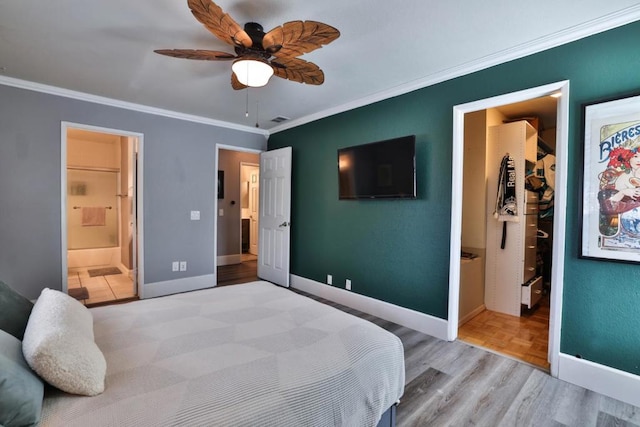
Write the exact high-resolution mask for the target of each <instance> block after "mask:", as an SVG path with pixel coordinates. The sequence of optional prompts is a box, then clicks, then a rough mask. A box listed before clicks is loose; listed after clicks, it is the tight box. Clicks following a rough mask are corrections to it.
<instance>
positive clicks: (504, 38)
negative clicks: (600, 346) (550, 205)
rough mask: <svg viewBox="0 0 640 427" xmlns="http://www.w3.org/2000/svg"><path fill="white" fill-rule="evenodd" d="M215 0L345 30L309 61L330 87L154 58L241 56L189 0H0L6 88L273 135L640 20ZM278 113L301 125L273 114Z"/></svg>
mask: <svg viewBox="0 0 640 427" xmlns="http://www.w3.org/2000/svg"><path fill="white" fill-rule="evenodd" d="M217 4H218V5H220V6H221V7H222V9H223V10H224V11H225V12H227V13H229V14H230V15H231V17H233V18H234V19H235V20H236V21H237V22H238V23H239V24H240V25H243V24H244V23H245V22H248V21H255V22H258V23H260V24H262V25H263V27H264V28H265V31H268V30H270V29H271V28H273V27H275V26H278V25H281V24H282V23H284V22H287V21H292V20H315V21H321V22H325V23H327V24H329V25H332V26H334V27H336V28H338V29H339V30H340V32H341V36H340V38H338V39H337V40H336V41H334V42H333V43H332V44H330V45H328V46H325V47H324V48H322V49H318V50H316V51H314V52H311V53H309V54H307V55H304V56H302V58H303V59H305V60H308V61H312V62H314V63H316V64H317V65H318V66H320V68H322V69H323V70H324V72H325V75H326V79H325V83H324V84H323V85H321V86H309V85H303V84H299V83H295V82H290V81H286V80H283V79H279V78H272V80H271V81H270V83H269V84H268V85H267V86H266V87H264V88H259V89H250V90H249V91H248V93H247V91H245V90H243V91H234V90H233V89H232V88H231V86H230V73H231V63H230V62H209V61H193V60H186V59H176V58H170V57H166V56H161V55H158V54H155V53H154V52H153V50H154V49H165V48H189V49H197V48H201V49H213V50H223V51H228V52H233V51H232V49H231V47H230V46H228V45H226V44H224V43H223V42H221V41H219V40H217V39H216V38H215V37H214V36H213V35H212V34H211V33H210V32H209V31H207V30H206V29H205V28H204V27H203V26H202V25H201V24H200V23H199V22H197V21H196V20H195V18H194V17H193V16H192V15H191V12H190V10H189V8H188V7H187V2H186V0H154V1H150V0H135V1H132V0H109V1H97V0H88V1H87V0H55V1H49V2H43V1H41V0H37V1H36V0H19V1H16V0H13V1H11V0H0V83H5V84H11V85H21V84H23V81H26V82H35V83H39V84H43V85H47V86H53V87H56V88H62V89H65V90H69V91H77V92H80V93H82V94H90V95H95V96H100V97H106V98H110V99H113V100H118V101H124V102H127V103H133V104H139V105H143V106H147V107H153V108H155V109H161V110H166V111H167V112H176V113H180V114H185V115H193V116H197V117H202V118H205V119H213V120H214V121H221V122H225V123H229V125H230V126H231V127H241V128H244V127H245V126H246V129H247V130H254V129H255V127H254V126H255V124H256V121H258V122H259V125H260V128H261V129H262V130H261V131H262V132H264V131H265V130H266V131H268V130H271V131H275V130H278V129H282V128H285V127H288V126H291V125H293V124H298V123H304V122H306V121H310V120H313V119H316V118H319V117H323V116H326V115H328V114H332V113H336V112H340V111H344V110H347V109H349V108H353V107H355V106H359V105H364V104H366V103H369V102H372V101H376V100H380V99H384V98H386V97H389V96H393V95H397V94H399V93H403V92H407V91H409V90H412V89H416V88H419V87H423V86H426V85H428V84H432V83H436V82H438V81H442V80H443V79H447V78H451V77H454V76H457V75H461V74H464V73H466V72H470V71H474V70H477V69H481V68H485V67H487V66H490V65H494V64H495V63H497V62H500V61H503V60H505V59H509V58H515V57H518V56H523V55H524V54H526V53H531V52H534V51H537V50H541V49H543V48H547V47H550V46H553V45H555V44H557V43H558V40H560V41H561V42H566V41H570V40H573V39H575V38H579V37H583V36H585V35H586V34H589V33H592V32H598V31H601V30H604V29H607V28H611V27H614V26H617V25H621V24H624V23H627V22H631V21H634V20H637V19H640V2H638V1H633V0H607V1H602V0H564V1H557V0H539V1H535V2H533V1H528V2H516V1H507V0H486V1H483V2H479V1H466V2H463V1H460V0H458V1H444V0H404V1H402V2H400V1H382V0H348V1H345V0H323V1H299V0H298V1H294V0H261V1H257V0H256V1H248V0H218V1H217ZM16 79H17V80H16ZM63 92H64V91H63ZM65 93H66V92H65ZM247 95H248V100H249V102H248V104H249V117H245V109H246V104H247ZM256 113H258V116H259V117H258V119H257V118H256ZM277 116H284V117H288V118H290V119H292V120H291V121H290V122H289V124H287V122H285V123H284V124H281V125H278V124H276V123H273V122H271V119H272V118H274V117H277ZM256 131H258V130H256Z"/></svg>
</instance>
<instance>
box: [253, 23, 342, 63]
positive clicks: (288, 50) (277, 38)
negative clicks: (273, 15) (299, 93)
mask: <svg viewBox="0 0 640 427" xmlns="http://www.w3.org/2000/svg"><path fill="white" fill-rule="evenodd" d="M338 37H340V31H338V30H337V29H335V28H333V27H332V26H330V25H327V24H323V23H322V22H316V21H291V22H287V23H285V24H283V25H282V26H280V27H276V28H274V29H273V30H271V31H269V32H268V33H267V34H265V36H264V38H263V40H262V46H263V47H264V49H265V50H266V51H267V52H270V53H272V54H273V55H274V56H277V57H283V56H286V57H292V58H293V57H296V56H300V55H302V54H304V53H309V52H312V51H314V50H316V49H318V48H321V47H322V46H323V45H327V44H329V43H331V42H332V41H334V40H335V39H337V38H338Z"/></svg>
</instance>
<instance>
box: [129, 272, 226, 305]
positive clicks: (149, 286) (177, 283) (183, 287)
mask: <svg viewBox="0 0 640 427" xmlns="http://www.w3.org/2000/svg"><path fill="white" fill-rule="evenodd" d="M216 284H217V283H216V275H215V274H206V275H204V276H196V277H184V278H182V279H174V280H165V281H163V282H155V283H145V284H143V285H142V288H143V289H142V293H141V295H142V298H144V299H147V298H155V297H161V296H165V295H171V294H178V293H181V292H189V291H197V290H199V289H207V288H212V287H214V286H216Z"/></svg>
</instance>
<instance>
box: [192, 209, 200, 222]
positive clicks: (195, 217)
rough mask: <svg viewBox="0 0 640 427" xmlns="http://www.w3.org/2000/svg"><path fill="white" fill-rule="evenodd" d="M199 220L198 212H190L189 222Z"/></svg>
mask: <svg viewBox="0 0 640 427" xmlns="http://www.w3.org/2000/svg"><path fill="white" fill-rule="evenodd" d="M199 220H200V211H191V221H199Z"/></svg>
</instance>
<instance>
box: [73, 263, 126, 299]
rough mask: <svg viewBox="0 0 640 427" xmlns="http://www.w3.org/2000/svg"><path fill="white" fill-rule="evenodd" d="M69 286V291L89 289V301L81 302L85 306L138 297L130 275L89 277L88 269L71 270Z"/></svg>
mask: <svg viewBox="0 0 640 427" xmlns="http://www.w3.org/2000/svg"><path fill="white" fill-rule="evenodd" d="M67 285H68V288H69V289H71V288H80V287H83V286H84V287H85V288H87V290H88V291H89V299H85V300H80V302H82V303H84V304H85V305H90V304H97V303H104V302H109V301H117V300H121V299H125V298H132V297H134V296H135V295H136V293H135V289H134V286H133V280H132V279H131V278H130V277H129V274H128V273H125V274H112V275H108V276H95V277H89V273H87V268H79V269H70V270H69V272H68V281H67Z"/></svg>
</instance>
